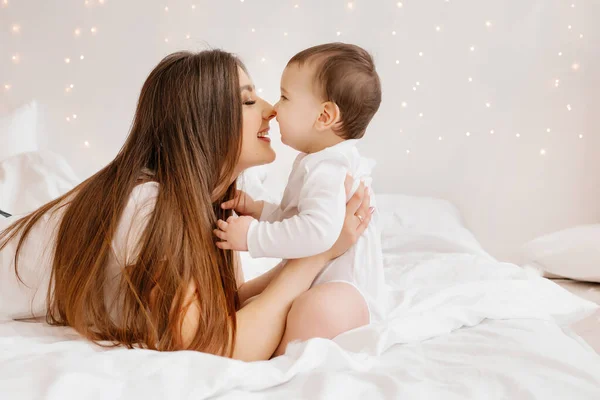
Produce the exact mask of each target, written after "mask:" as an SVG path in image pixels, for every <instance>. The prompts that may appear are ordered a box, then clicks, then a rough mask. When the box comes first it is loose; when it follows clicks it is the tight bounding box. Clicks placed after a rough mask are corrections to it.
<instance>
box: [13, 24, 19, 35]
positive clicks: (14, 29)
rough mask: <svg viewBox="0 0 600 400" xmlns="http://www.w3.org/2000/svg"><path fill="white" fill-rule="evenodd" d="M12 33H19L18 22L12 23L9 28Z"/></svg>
mask: <svg viewBox="0 0 600 400" xmlns="http://www.w3.org/2000/svg"><path fill="white" fill-rule="evenodd" d="M11 30H12V33H19V32H21V26H20V25H19V24H14V25H13V26H12V28H11Z"/></svg>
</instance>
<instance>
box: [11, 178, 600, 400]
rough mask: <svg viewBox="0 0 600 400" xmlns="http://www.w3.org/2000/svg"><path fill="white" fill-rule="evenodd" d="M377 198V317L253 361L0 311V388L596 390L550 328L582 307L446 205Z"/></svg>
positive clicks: (524, 394)
mask: <svg viewBox="0 0 600 400" xmlns="http://www.w3.org/2000/svg"><path fill="white" fill-rule="evenodd" d="M15 181H18V180H15ZM378 200H379V203H378V204H379V207H380V211H381V213H382V219H384V220H385V221H386V226H385V227H384V232H383V239H382V244H383V248H384V251H385V254H384V256H385V257H384V262H385V267H386V281H387V282H388V284H389V289H390V292H391V296H390V305H389V306H390V316H389V318H388V319H387V320H386V321H384V322H382V323H380V324H377V325H372V326H369V327H364V328H361V329H357V330H355V331H352V332H348V333H345V334H343V335H340V336H339V337H338V338H336V339H335V340H334V341H329V340H322V339H313V340H310V341H308V342H305V343H299V344H293V345H291V346H289V348H288V351H287V353H286V355H284V356H282V357H278V358H276V359H274V360H271V361H265V362H257V363H243V362H239V361H234V360H229V359H225V358H221V357H216V356H211V355H207V354H202V353H197V352H177V353H159V352H153V351H148V350H127V349H121V348H116V349H115V348H113V349H107V348H102V347H99V346H97V345H94V344H91V343H89V342H86V341H85V340H83V339H81V338H79V337H78V336H77V334H76V333H75V332H74V331H73V330H71V329H70V328H56V327H49V326H47V325H45V324H43V323H32V322H15V321H12V322H3V323H0V398H1V399H11V400H12V399H15V400H19V399H32V398H36V399H37V398H47V399H61V400H62V399H71V398H73V399H82V398H85V399H144V400H146V399H154V398H157V399H158V398H174V399H184V398H190V399H192V398H193V399H202V398H207V397H223V398H244V399H245V398H269V397H270V398H310V399H314V398H364V397H366V398H369V399H372V398H428V399H429V398H431V399H459V398H460V399H483V398H485V399H500V398H510V399H530V398H539V399H566V398H572V399H582V400H585V399H590V400H592V399H595V400H597V399H599V398H600V357H599V356H598V355H597V354H596V353H595V352H593V351H592V350H591V349H590V348H589V346H587V345H586V344H585V343H584V342H582V341H581V340H580V339H578V338H577V337H576V336H570V335H567V334H566V333H565V332H563V330H562V329H561V328H560V327H559V325H558V324H559V323H560V324H562V325H567V324H569V323H571V322H573V321H575V320H577V319H579V318H582V317H584V316H586V315H589V314H590V313H591V312H593V311H594V310H595V309H596V307H597V306H596V305H595V304H593V303H591V302H587V301H584V300H581V299H579V298H577V297H576V296H574V295H572V294H570V293H569V292H567V291H566V290H564V289H562V288H560V287H559V286H558V285H556V284H554V283H552V282H551V281H549V280H546V279H544V278H540V277H539V276H537V275H534V274H528V273H527V272H526V271H524V270H522V269H520V268H518V267H516V266H514V265H511V264H504V263H499V262H497V261H495V260H494V259H493V258H492V257H490V256H489V255H487V254H486V253H485V251H483V250H482V249H481V248H480V246H479V245H478V243H477V241H476V240H475V239H474V238H473V237H472V235H470V233H469V232H468V231H467V230H466V229H464V228H463V227H461V224H460V221H459V218H458V216H457V215H455V214H454V211H453V208H452V207H451V206H450V205H449V203H446V202H443V201H437V200H433V199H419V198H411V197H408V196H380V197H379V198H378ZM265 265H266V264H264V262H263V261H256V260H255V261H254V263H253V264H252V263H251V264H247V265H246V268H248V269H247V275H248V276H251V275H255V274H256V273H257V272H256V271H257V270H259V269H264V268H265Z"/></svg>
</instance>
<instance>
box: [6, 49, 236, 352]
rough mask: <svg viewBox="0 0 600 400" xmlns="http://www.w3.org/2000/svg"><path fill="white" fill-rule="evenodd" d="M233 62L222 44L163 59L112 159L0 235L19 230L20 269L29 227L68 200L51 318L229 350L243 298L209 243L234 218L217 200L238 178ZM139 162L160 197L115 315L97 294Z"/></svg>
mask: <svg viewBox="0 0 600 400" xmlns="http://www.w3.org/2000/svg"><path fill="white" fill-rule="evenodd" d="M238 67H239V68H244V67H243V65H242V63H241V62H240V61H239V60H238V59H237V58H236V57H234V56H233V55H231V54H229V53H226V52H223V51H220V50H209V51H203V52H200V53H189V52H179V53H175V54H171V55H169V56H167V57H165V58H164V59H163V60H162V61H161V62H160V63H159V64H158V65H157V66H156V68H154V70H153V71H152V72H151V73H150V75H149V76H148V78H147V79H146V82H145V83H144V85H143V87H142V90H141V93H140V97H139V101H138V105H137V109H136V113H135V118H134V121H133V125H132V128H131V132H130V134H129V136H128V138H127V140H126V142H125V144H124V145H123V147H122V149H121V150H120V151H119V153H118V155H117V156H116V158H115V159H114V160H113V161H112V162H111V163H110V164H108V165H107V166H106V167H104V168H103V169H102V170H100V171H99V172H98V173H96V174H95V175H93V176H92V177H90V178H88V179H87V180H85V181H84V182H83V183H81V184H80V185H78V186H77V187H75V188H74V189H73V190H71V191H70V192H68V193H66V194H65V195H64V196H62V197H59V198H57V199H55V200H53V201H51V202H49V203H47V204H45V205H44V206H42V207H40V208H39V209H38V210H36V211H34V212H33V213H31V214H29V215H27V216H25V217H24V218H22V219H19V220H18V221H16V222H15V223H14V224H13V225H12V226H10V227H9V228H8V229H6V230H4V231H3V232H2V233H0V250H2V249H3V248H4V247H5V246H6V244H7V243H8V242H9V241H10V240H13V239H18V245H17V251H16V253H15V259H14V261H15V273H16V274H17V276H18V275H19V274H18V261H19V254H20V251H21V249H22V246H23V243H24V242H25V239H26V238H27V235H28V234H29V232H30V231H31V230H32V228H33V227H34V225H35V224H36V223H37V222H38V221H39V220H40V218H42V216H43V215H44V214H46V213H51V212H56V211H57V210H58V209H62V208H63V207H64V209H62V210H61V211H62V212H64V214H63V217H62V220H61V222H60V225H59V228H58V232H57V240H56V246H55V249H54V258H53V263H52V274H51V283H50V286H51V287H50V288H48V297H47V304H48V309H47V317H46V319H47V321H48V323H50V324H54V325H68V326H71V327H73V328H75V329H76V330H77V331H78V332H79V333H80V334H82V335H83V336H85V337H87V338H88V339H90V340H93V341H95V342H99V341H105V340H108V341H111V342H112V343H114V344H122V345H126V346H128V347H133V346H136V345H141V346H143V347H146V348H150V349H158V350H178V349H182V348H184V347H185V348H188V349H194V350H200V351H204V352H209V353H213V354H222V355H231V354H232V352H233V347H234V338H235V330H236V319H235V312H236V310H237V309H238V308H239V300H238V297H237V289H236V282H235V271H234V268H235V266H234V260H233V255H232V253H231V252H225V251H223V250H220V249H218V248H217V247H216V246H215V244H214V236H213V233H212V230H213V229H214V227H215V223H216V221H217V219H219V218H221V219H226V218H227V217H228V216H229V215H228V214H229V212H226V211H223V210H222V209H221V207H219V204H220V203H221V202H222V201H224V200H225V199H230V198H233V194H234V190H235V182H234V183H233V184H231V185H230V184H229V182H230V181H231V180H232V177H233V174H234V169H235V166H236V163H237V161H238V158H239V155H240V151H241V140H242V135H241V130H242V100H241V96H240V87H239V76H238V75H239V74H238ZM144 170H151V171H153V174H152V175H151V176H150V179H152V180H154V181H156V182H158V184H159V190H158V197H157V201H156V206H155V208H154V211H153V213H152V214H151V216H150V218H149V219H148V224H147V226H146V228H145V230H144V232H143V235H142V238H141V242H140V243H139V249H140V252H139V256H138V258H137V259H136V260H134V262H133V264H132V265H123V266H122V267H123V268H122V276H121V282H120V289H119V296H120V298H122V301H120V302H119V304H118V307H119V317H118V319H117V320H114V318H111V317H110V310H109V309H108V308H109V307H107V306H106V302H105V298H104V290H103V288H104V284H105V281H106V279H105V274H106V268H105V266H106V263H107V259H108V257H109V253H110V251H111V242H112V240H113V237H114V236H115V231H116V229H117V226H118V224H119V221H120V217H121V215H122V213H123V210H124V208H125V206H126V205H127V202H128V199H129V196H130V194H131V192H132V190H133V188H134V187H135V186H136V184H139V178H140V176H141V174H142V171H144ZM19 279H20V277H19ZM190 283H195V285H196V288H197V293H198V298H199V303H200V320H199V321H198V322H199V329H198V330H197V332H196V333H195V337H194V338H193V340H192V342H191V343H189V344H187V345H185V346H184V345H183V344H182V341H181V335H180V333H179V332H180V331H181V324H182V313H181V310H182V309H185V307H186V305H185V304H183V302H184V298H183V297H184V294H185V292H186V290H187V289H188V287H189V284H190ZM153 289H155V290H154V291H153ZM151 291H152V296H151ZM151 300H152V301H151ZM109 303H110V302H109Z"/></svg>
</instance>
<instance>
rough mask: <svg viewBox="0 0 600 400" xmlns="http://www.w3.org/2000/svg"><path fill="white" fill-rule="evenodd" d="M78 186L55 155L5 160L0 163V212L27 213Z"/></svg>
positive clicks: (47, 153)
mask: <svg viewBox="0 0 600 400" xmlns="http://www.w3.org/2000/svg"><path fill="white" fill-rule="evenodd" d="M79 182H80V180H79V179H78V178H77V176H76V175H75V173H74V172H73V170H72V169H71V167H70V166H69V164H68V163H67V162H66V161H65V160H64V159H63V158H62V157H61V156H59V155H57V154H55V153H52V152H49V151H43V152H42V151H40V152H30V153H22V154H18V155H15V156H12V157H9V158H7V159H5V160H1V161H0V209H1V210H4V211H6V212H8V213H10V214H13V215H16V214H26V213H29V212H31V211H33V210H35V209H37V208H38V207H40V206H41V205H43V204H46V203H47V202H49V201H50V200H53V199H55V198H57V197H59V196H61V195H63V194H64V193H66V192H68V191H69V190H71V189H72V188H73V187H75V186H76V185H77V184H78V183H79Z"/></svg>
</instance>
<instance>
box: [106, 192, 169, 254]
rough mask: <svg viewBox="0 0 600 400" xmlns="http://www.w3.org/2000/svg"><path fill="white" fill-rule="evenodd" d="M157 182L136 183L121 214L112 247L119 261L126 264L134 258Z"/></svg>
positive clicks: (154, 203) (153, 201) (154, 200)
mask: <svg viewBox="0 0 600 400" xmlns="http://www.w3.org/2000/svg"><path fill="white" fill-rule="evenodd" d="M158 192H159V184H158V182H155V181H148V182H144V183H140V184H138V185H136V186H135V187H134V188H133V190H132V191H131V194H130V195H129V200H128V201H127V205H126V206H125V209H124V210H123V213H122V214H121V217H120V220H119V225H118V226H117V229H116V231H115V234H114V237H113V241H112V247H113V250H114V251H115V254H116V255H117V258H118V259H119V261H121V262H123V263H124V264H127V263H129V262H131V261H132V260H133V259H135V258H136V256H137V254H138V251H139V249H138V246H139V244H140V240H141V238H142V235H143V233H144V231H145V229H146V226H147V225H148V222H149V221H150V218H151V216H152V214H153V212H154V208H155V206H156V200H157V199H158Z"/></svg>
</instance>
